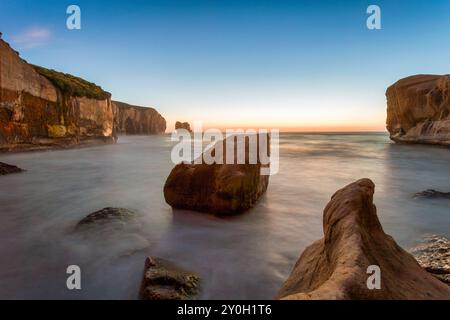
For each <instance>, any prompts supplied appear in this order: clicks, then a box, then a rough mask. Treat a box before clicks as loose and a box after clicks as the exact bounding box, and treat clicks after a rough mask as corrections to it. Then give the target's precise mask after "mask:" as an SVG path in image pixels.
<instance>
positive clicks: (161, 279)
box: [139, 257, 200, 300]
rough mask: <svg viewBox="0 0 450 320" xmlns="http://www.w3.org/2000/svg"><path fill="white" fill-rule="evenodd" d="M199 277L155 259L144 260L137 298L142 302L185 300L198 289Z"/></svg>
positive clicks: (167, 262)
mask: <svg viewBox="0 0 450 320" xmlns="http://www.w3.org/2000/svg"><path fill="white" fill-rule="evenodd" d="M199 281H200V279H199V277H198V276H197V275H195V274H194V273H192V272H189V271H186V270H183V269H181V268H179V267H177V266H176V265H175V264H173V263H171V262H169V261H167V260H164V259H160V258H156V257H148V258H147V259H146V260H145V269H144V276H143V279H142V284H141V289H140V292H139V296H140V298H141V299H142V300H185V299H190V298H193V297H194V296H195V295H196V294H197V292H198V289H199Z"/></svg>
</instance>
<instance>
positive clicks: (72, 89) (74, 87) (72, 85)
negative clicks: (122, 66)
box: [33, 65, 111, 100]
mask: <svg viewBox="0 0 450 320" xmlns="http://www.w3.org/2000/svg"><path fill="white" fill-rule="evenodd" d="M33 67H34V69H35V70H36V71H37V72H38V73H39V74H41V75H42V76H44V77H46V78H47V79H48V80H49V81H50V82H51V83H53V85H55V86H56V87H57V88H58V89H59V90H61V92H62V94H64V95H67V96H75V97H87V98H91V99H98V100H104V99H108V98H110V97H111V94H110V93H109V92H106V91H104V90H103V89H102V88H101V87H99V86H97V85H96V84H95V83H92V82H89V81H86V80H84V79H81V78H79V77H75V76H73V75H71V74H67V73H62V72H58V71H55V70H51V69H47V68H44V67H40V66H35V65H33Z"/></svg>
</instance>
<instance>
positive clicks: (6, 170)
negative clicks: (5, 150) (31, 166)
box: [0, 162, 25, 176]
mask: <svg viewBox="0 0 450 320" xmlns="http://www.w3.org/2000/svg"><path fill="white" fill-rule="evenodd" d="M22 171H25V170H23V169H21V168H19V167H16V166H13V165H10V164H7V163H3V162H0V175H1V176H4V175H7V174H11V173H19V172H22Z"/></svg>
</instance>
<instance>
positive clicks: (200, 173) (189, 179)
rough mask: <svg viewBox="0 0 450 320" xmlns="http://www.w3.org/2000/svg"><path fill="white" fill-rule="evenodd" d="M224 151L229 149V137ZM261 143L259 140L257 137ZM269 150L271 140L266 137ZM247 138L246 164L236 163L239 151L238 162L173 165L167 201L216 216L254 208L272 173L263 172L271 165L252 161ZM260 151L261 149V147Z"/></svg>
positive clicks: (166, 187)
mask: <svg viewBox="0 0 450 320" xmlns="http://www.w3.org/2000/svg"><path fill="white" fill-rule="evenodd" d="M231 138H235V137H234V136H233V137H228V138H227V139H225V140H223V141H222V142H218V143H223V150H226V147H225V146H226V140H228V139H231ZM258 144H259V140H258ZM267 144H268V146H267V150H269V149H270V143H269V140H268V139H267ZM248 146H249V145H248V139H247V140H246V147H245V157H246V162H245V164H237V161H236V159H237V158H236V157H237V155H238V152H237V151H236V152H234V155H235V159H234V163H235V164H225V159H226V152H224V153H223V157H224V161H223V164H218V163H213V164H206V163H205V162H204V161H203V156H202V162H201V163H200V164H195V162H194V163H188V164H186V163H180V164H178V165H176V166H175V168H173V170H172V171H171V173H170V175H169V177H168V178H167V180H166V183H165V185H164V197H165V199H166V202H167V203H168V204H169V205H171V206H172V207H173V208H176V209H186V210H195V211H200V212H207V213H212V214H217V215H231V214H236V213H241V212H243V211H246V210H248V209H250V208H251V207H253V206H254V205H255V203H256V202H257V201H258V199H259V198H260V197H261V196H262V195H263V194H264V192H265V191H266V190H267V186H268V184H269V175H262V174H261V169H262V168H263V167H266V169H268V168H267V166H268V165H264V164H262V163H261V161H260V158H259V156H258V160H257V163H256V164H250V163H249V161H247V160H248V159H249V150H250V148H249V147H248ZM213 153H214V151H213ZM258 153H259V149H258Z"/></svg>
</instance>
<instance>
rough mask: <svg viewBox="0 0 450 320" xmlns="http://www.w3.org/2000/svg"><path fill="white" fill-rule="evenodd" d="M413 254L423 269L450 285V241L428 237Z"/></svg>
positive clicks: (437, 237) (438, 237) (434, 236)
mask: <svg viewBox="0 0 450 320" xmlns="http://www.w3.org/2000/svg"><path fill="white" fill-rule="evenodd" d="M411 253H412V254H413V255H414V257H415V258H416V260H417V261H418V262H419V264H420V265H421V266H422V268H424V269H425V270H426V271H428V272H429V273H431V274H432V275H433V276H435V277H436V278H438V279H439V280H441V281H442V282H444V283H446V284H448V285H450V239H447V238H446V237H442V236H436V235H433V236H429V237H426V238H425V239H424V242H423V243H422V244H420V245H418V246H417V247H415V248H413V249H412V250H411Z"/></svg>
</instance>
